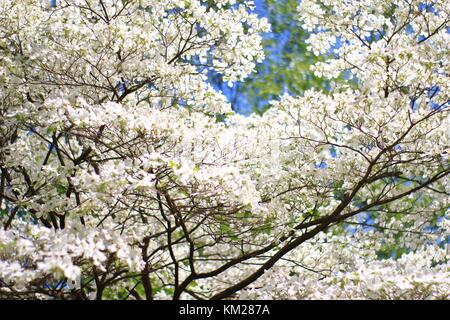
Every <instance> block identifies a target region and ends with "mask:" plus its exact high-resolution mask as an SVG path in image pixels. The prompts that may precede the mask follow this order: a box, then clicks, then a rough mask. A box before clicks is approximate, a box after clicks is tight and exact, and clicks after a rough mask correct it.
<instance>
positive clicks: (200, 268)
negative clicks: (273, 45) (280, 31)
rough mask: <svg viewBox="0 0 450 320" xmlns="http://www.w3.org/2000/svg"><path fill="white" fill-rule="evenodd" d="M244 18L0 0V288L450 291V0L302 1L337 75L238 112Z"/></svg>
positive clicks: (93, 294)
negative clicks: (325, 83) (234, 98)
mask: <svg viewBox="0 0 450 320" xmlns="http://www.w3.org/2000/svg"><path fill="white" fill-rule="evenodd" d="M253 9H254V4H253V1H236V0H220V1H200V0H190V1H184V0H176V1H175V0H170V1H167V0H165V1H159V0H156V1H155V0H152V1H147V0H139V1H134V0H133V1H131V0H83V1H81V0H59V1H56V5H54V6H53V5H50V4H49V2H48V1H44V0H24V1H15V2H11V1H5V0H0V51H1V56H2V59H1V60H0V84H1V85H2V90H1V92H0V100H1V105H0V106H1V107H0V124H1V126H0V169H1V179H0V210H1V211H0V223H1V224H2V227H3V228H2V230H1V231H0V297H6V298H14V299H15V298H39V299H47V298H58V299H104V298H107V299H144V298H145V299H154V298H158V299H166V298H172V299H180V298H185V299H187V298H195V299H199V298H212V299H225V298H239V297H241V298H275V299H279V298H288V299H295V298H306V299H311V298H316V299H317V298H334V299H348V298H369V299H374V298H386V299H387V298H389V299H398V298H415V299H422V298H448V294H449V283H448V278H449V277H448V276H449V270H450V269H449V268H450V267H449V262H448V252H447V250H448V249H447V242H448V231H449V221H450V220H449V216H448V213H449V205H450V203H449V201H450V197H449V192H450V191H449V186H450V179H449V174H450V167H449V151H450V150H449V141H450V131H449V128H450V119H449V116H448V111H449V90H448V89H449V83H450V82H449V72H450V70H449V60H448V57H449V48H448V40H449V33H448V32H447V29H446V28H448V22H449V18H450V17H449V15H450V8H449V5H448V4H447V2H445V1H438V0H437V1H433V3H432V4H423V3H422V2H419V1H414V0H410V1H383V0H382V1H373V0H364V1H353V0H348V1H334V0H326V1H324V0H322V1H316V0H303V1H302V2H301V4H300V5H299V12H300V18H299V20H300V23H299V24H300V25H301V26H302V27H303V28H305V29H307V30H309V31H310V32H311V37H310V40H309V44H310V49H311V50H312V51H313V52H314V53H315V54H318V55H323V56H325V58H326V59H325V60H324V61H323V62H320V63H318V64H316V65H315V66H314V67H313V70H312V72H315V73H316V75H318V76H323V77H326V78H328V79H335V78H337V77H343V78H345V79H347V81H343V82H339V83H333V82H332V88H331V90H330V93H325V92H320V91H317V90H309V91H307V92H305V94H304V95H302V96H300V97H293V96H290V95H287V94H286V95H284V96H282V97H280V99H279V100H278V101H274V102H272V108H270V109H269V110H268V111H267V112H266V113H264V114H263V115H262V116H257V115H251V116H249V117H244V116H242V115H239V114H235V113H233V112H232V109H231V106H230V104H229V103H228V101H227V99H226V98H225V96H224V95H223V94H222V93H221V92H219V91H217V90H216V89H214V87H213V86H212V85H211V84H209V83H208V78H207V74H208V72H215V73H218V74H220V75H221V77H222V78H223V80H224V81H227V82H229V83H230V85H232V84H233V82H235V81H240V80H243V79H244V78H245V77H247V76H248V75H249V74H250V73H251V72H252V71H253V69H254V67H255V63H258V62H260V61H262V59H263V58H264V53H263V49H262V47H261V38H260V35H259V34H260V32H267V31H269V30H270V28H269V26H268V24H267V22H266V21H265V19H263V18H260V17H258V16H257V15H256V14H255V13H254V11H253ZM299 27H300V26H299Z"/></svg>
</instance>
